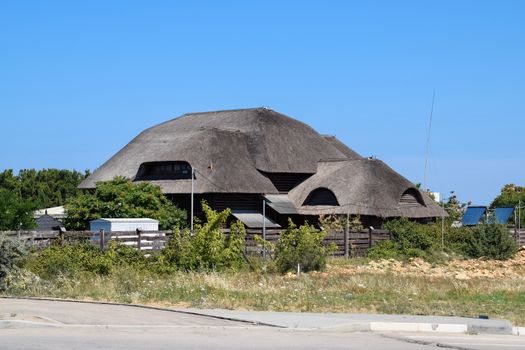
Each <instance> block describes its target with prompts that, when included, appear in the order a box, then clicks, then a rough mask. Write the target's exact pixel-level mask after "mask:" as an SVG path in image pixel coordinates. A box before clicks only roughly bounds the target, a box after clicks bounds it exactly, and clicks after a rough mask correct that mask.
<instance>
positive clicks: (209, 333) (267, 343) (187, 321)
mask: <svg viewBox="0 0 525 350" xmlns="http://www.w3.org/2000/svg"><path fill="white" fill-rule="evenodd" d="M305 317H308V315H305ZM1 319H3V320H4V321H0V349H2V350H4V349H5V350H11V349H22V350H24V349H27V350H29V349H35V350H36V349H39V350H40V349H42V350H47V349H49V350H51V349H53V350H56V349H126V350H133V349H176V348H181V349H268V348H273V349H366V350H376V349H378V350H379V349H400V350H401V349H403V350H405V349H406V350H417V349H423V350H424V349H438V348H453V349H475V350H478V349H479V350H485V349H504V350H505V349H525V337H516V336H509V335H497V336H490V335H477V336H476V335H447V334H435V333H434V334H424V333H417V334H410V333H399V332H398V333H372V332H348V331H345V330H341V329H340V330H337V329H333V328H332V329H290V328H287V329H285V328H278V327H271V326H261V325H253V324H250V323H246V322H235V321H230V320H224V319H217V318H212V317H206V316H198V315H190V314H183V313H177V312H170V311H162V310H152V309H143V308H137V307H129V306H114V305H99V304H82V303H73V302H58V301H35V300H19V299H0V320H1ZM13 321H14V322H13ZM2 322H3V323H2ZM6 327H7V328H6ZM437 346H439V347H437Z"/></svg>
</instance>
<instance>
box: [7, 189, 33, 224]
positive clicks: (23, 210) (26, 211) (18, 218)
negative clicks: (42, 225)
mask: <svg viewBox="0 0 525 350" xmlns="http://www.w3.org/2000/svg"><path fill="white" fill-rule="evenodd" d="M34 209H35V207H34V205H33V204H32V203H31V202H29V201H27V200H24V199H20V198H18V196H17V195H16V194H15V193H14V192H11V191H8V190H6V189H2V188H0V230H18V229H19V228H23V229H30V228H33V227H35V225H36V223H35V220H34V219H33V215H32V214H33V210H34Z"/></svg>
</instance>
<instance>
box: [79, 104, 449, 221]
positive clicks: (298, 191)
mask: <svg viewBox="0 0 525 350" xmlns="http://www.w3.org/2000/svg"><path fill="white" fill-rule="evenodd" d="M162 161H185V162H188V163H189V164H190V165H191V166H192V167H193V168H194V169H196V171H197V175H196V179H195V193H253V194H278V193H279V191H278V189H277V188H276V187H275V186H274V184H273V183H272V181H271V180H270V178H269V177H268V174H271V173H281V174H282V173H286V174H290V173H300V174H302V175H303V176H304V175H306V176H304V177H303V179H304V178H306V177H308V175H309V174H312V176H310V177H309V178H308V179H306V180H305V181H304V182H302V183H301V184H299V185H298V186H297V187H295V188H294V189H293V190H291V191H290V193H289V200H290V201H289V202H288V201H287V202H286V203H285V204H282V203H281V204H279V203H278V202H279V201H278V200H277V201H276V202H275V203H274V202H272V204H273V205H274V206H275V207H276V208H277V207H278V206H279V205H286V206H287V208H284V209H282V210H284V211H290V210H291V208H290V206H295V207H296V209H297V212H298V213H299V214H305V215H318V214H321V213H350V214H361V215H373V216H381V217H392V216H407V217H414V218H421V217H437V216H440V215H442V211H441V209H440V208H439V207H438V206H437V205H436V204H435V203H434V202H433V201H432V200H431V199H430V198H428V197H427V196H426V195H424V194H422V193H421V192H419V191H418V190H417V189H415V186H414V185H413V184H412V183H410V182H409V181H408V180H406V179H405V178H404V177H402V176H401V175H399V174H398V173H396V172H395V171H393V170H392V169H390V168H389V167H388V166H387V165H385V164H384V163H383V162H381V161H378V160H373V159H372V160H370V159H364V158H363V157H361V156H360V155H359V154H357V153H356V152H354V151H353V150H351V149H350V148H348V147H347V146H346V145H345V144H343V143H342V142H341V141H339V140H338V139H337V138H335V137H334V136H322V135H320V134H319V133H317V132H316V131H315V130H313V129H312V128H311V127H309V126H308V125H306V124H304V123H302V122H300V121H297V120H295V119H292V118H290V117H287V116H285V115H283V114H280V113H278V112H275V111H273V110H270V109H267V108H254V109H239V110H228V111H216V112H204V113H189V114H185V115H183V116H181V117H179V118H176V119H173V120H170V121H168V122H165V123H162V124H159V125H156V126H154V127H152V128H149V129H147V130H145V131H143V132H142V133H141V134H140V135H138V136H137V137H136V138H135V139H133V140H132V141H131V142H130V143H129V144H127V145H126V146H125V147H124V148H123V149H122V150H120V151H119V152H118V153H117V154H115V155H114V156H113V157H112V158H111V159H109V160H108V161H107V162H106V163H104V164H103V165H102V166H101V167H100V168H99V169H97V170H96V171H95V172H94V173H93V174H92V175H90V176H89V177H88V178H87V179H86V180H84V181H83V182H82V183H81V184H80V186H79V187H80V188H94V187H95V186H96V183H97V182H99V181H109V180H112V179H113V178H114V177H115V176H125V177H128V178H130V179H132V180H135V181H137V180H139V178H137V175H138V172H139V168H140V166H141V164H144V163H147V162H162ZM148 181H149V182H152V183H155V184H158V185H160V187H161V189H162V190H163V192H164V193H168V194H178V193H190V191H191V180H190V179H179V180H148ZM317 188H327V189H329V190H331V191H332V192H333V194H334V195H335V197H336V198H337V202H338V203H339V205H338V206H333V205H332V206H327V205H315V206H312V205H308V204H305V200H306V198H308V196H309V194H310V193H311V192H312V191H313V190H315V189H317ZM410 189H411V190H410ZM407 190H410V191H412V192H411V193H412V194H414V196H415V197H417V198H418V199H419V201H420V203H417V201H416V199H415V197H414V198H412V199H413V202H410V197H407V198H408V199H409V202H408V203H405V202H403V203H401V202H402V201H401V197H402V196H403V194H404V193H406V191H407ZM292 209H293V208H292ZM276 210H277V209H276ZM282 210H281V211H282ZM279 211H280V210H278V212H279Z"/></svg>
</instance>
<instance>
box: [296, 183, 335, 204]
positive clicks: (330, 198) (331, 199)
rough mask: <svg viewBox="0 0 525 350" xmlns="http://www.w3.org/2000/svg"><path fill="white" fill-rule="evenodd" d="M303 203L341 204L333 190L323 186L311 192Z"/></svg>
mask: <svg viewBox="0 0 525 350" xmlns="http://www.w3.org/2000/svg"><path fill="white" fill-rule="evenodd" d="M303 205H339V202H338V201H337V198H336V196H335V194H334V193H333V192H332V191H330V190H329V189H328V188H324V187H321V188H316V189H315V190H313V191H312V192H310V194H309V195H308V197H307V198H306V200H305V201H304V203H303Z"/></svg>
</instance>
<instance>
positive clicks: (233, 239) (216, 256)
mask: <svg viewBox="0 0 525 350" xmlns="http://www.w3.org/2000/svg"><path fill="white" fill-rule="evenodd" d="M202 209H203V211H204V214H205V216H206V222H205V223H199V222H197V223H196V224H195V230H194V232H193V235H191V233H190V231H189V230H188V229H186V230H183V231H181V230H178V229H176V230H175V231H174V233H173V236H172V238H171V239H170V241H169V242H168V245H167V247H166V248H165V249H164V250H163V252H162V255H161V256H160V257H159V260H158V261H159V263H158V267H159V268H160V269H161V270H164V271H169V270H170V269H176V268H179V269H183V270H217V269H219V270H220V269H224V268H230V269H234V270H235V269H239V268H240V267H241V266H243V265H244V257H243V249H244V241H245V236H246V231H245V229H244V225H243V224H242V223H240V222H235V223H233V224H232V225H231V227H230V234H229V235H228V236H227V237H226V236H225V235H224V233H223V232H222V230H221V229H222V228H223V227H224V226H225V225H226V221H227V220H228V217H229V216H230V210H229V209H225V210H223V211H221V212H216V211H215V210H213V209H211V207H210V206H208V205H207V204H206V202H202Z"/></svg>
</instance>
